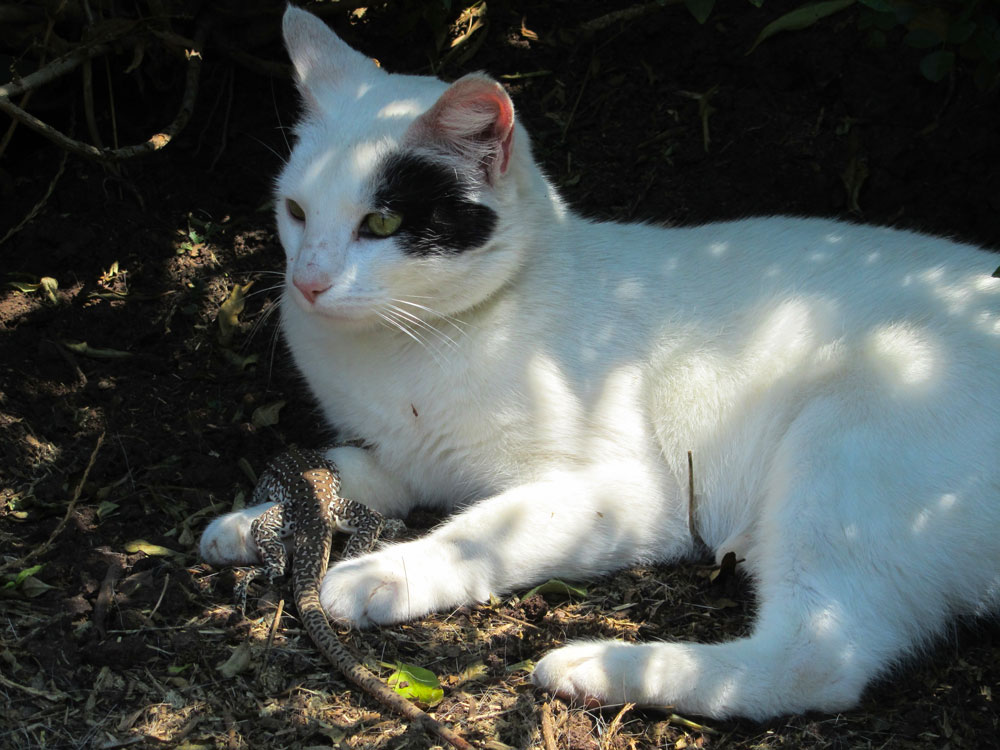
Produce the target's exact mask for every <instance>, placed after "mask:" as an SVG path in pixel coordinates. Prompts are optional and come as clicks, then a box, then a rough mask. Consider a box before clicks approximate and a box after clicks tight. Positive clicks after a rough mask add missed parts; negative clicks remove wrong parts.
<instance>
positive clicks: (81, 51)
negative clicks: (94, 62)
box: [0, 44, 111, 99]
mask: <svg viewBox="0 0 1000 750" xmlns="http://www.w3.org/2000/svg"><path fill="white" fill-rule="evenodd" d="M110 51H111V47H110V46H108V45H107V44H95V45H94V46H93V47H78V48H77V49H75V50H73V51H72V52H70V53H68V54H66V55H63V56H62V57H57V58H56V59H55V60H53V61H52V62H50V63H49V64H48V65H45V66H44V67H41V68H39V69H38V70H36V71H35V72H34V73H31V74H29V75H26V76H24V78H21V79H20V80H17V81H11V82H10V83H7V84H5V85H3V86H0V99H12V98H14V97H15V96H17V95H18V94H23V93H24V92H25V91H29V90H31V89H34V88H38V87H39V86H41V85H42V84H45V83H48V82H49V81H54V80H55V79H56V78H59V77H61V76H64V75H66V74H67V73H71V72H73V71H74V70H76V68H78V67H79V66H80V65H82V64H83V62H84V61H86V60H90V59H91V58H94V57H100V56H101V55H106V54H108V53H109V52H110Z"/></svg>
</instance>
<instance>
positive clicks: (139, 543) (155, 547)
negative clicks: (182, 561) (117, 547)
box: [125, 539, 180, 557]
mask: <svg viewBox="0 0 1000 750" xmlns="http://www.w3.org/2000/svg"><path fill="white" fill-rule="evenodd" d="M125 551H126V552H128V553H129V554H133V553H135V552H145V553H146V554H147V555H149V556H150V557H166V556H168V555H180V552H175V551H174V550H172V549H170V548H169V547H162V546H160V545H159V544H152V543H150V542H147V541H146V540H145V539H136V540H135V541H132V542H129V543H128V544H126V545H125Z"/></svg>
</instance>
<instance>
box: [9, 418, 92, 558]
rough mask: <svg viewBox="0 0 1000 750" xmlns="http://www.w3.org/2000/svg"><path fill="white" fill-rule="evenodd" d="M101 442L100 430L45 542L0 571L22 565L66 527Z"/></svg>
mask: <svg viewBox="0 0 1000 750" xmlns="http://www.w3.org/2000/svg"><path fill="white" fill-rule="evenodd" d="M103 444H104V433H103V432H102V433H101V434H100V435H99V436H98V437H97V443H96V444H95V445H94V450H93V451H91V453H90V460H89V461H87V468H85V469H84V470H83V476H82V477H80V481H79V482H78V483H77V485H76V489H75V490H73V497H72V498H70V501H69V506H68V507H67V508H66V514H65V515H64V516H63V518H62V520H61V521H60V522H59V524H58V525H57V526H56V527H55V529H54V530H53V531H52V533H51V534H50V535H49V538H48V539H47V540H45V542H44V543H42V544H41V545H39V546H38V547H35V548H34V549H33V550H30V551H29V552H28V553H27V554H26V555H25V556H24V557H22V558H20V559H19V560H12V561H10V562H8V563H5V564H3V565H0V573H2V572H4V571H5V570H10V569H11V568H20V567H22V566H23V565H24V564H25V563H26V562H27V561H28V560H30V559H31V558H33V557H38V556H39V555H40V554H42V553H43V552H45V551H46V550H47V549H48V548H49V547H51V546H52V543H53V542H54V541H55V540H56V537H57V536H59V535H60V534H61V533H62V530H63V529H64V528H66V524H67V523H69V519H70V517H71V516H72V515H73V509H74V508H75V507H76V502H77V500H79V499H80V493H81V492H83V485H85V484H86V483H87V477H89V476H90V470H91V469H93V468H94V461H95V460H96V459H97V452H98V451H99V450H100V449H101V446H102V445H103Z"/></svg>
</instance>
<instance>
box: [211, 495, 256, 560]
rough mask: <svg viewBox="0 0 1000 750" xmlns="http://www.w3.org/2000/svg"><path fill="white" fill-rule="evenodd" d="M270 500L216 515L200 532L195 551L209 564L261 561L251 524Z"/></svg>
mask: <svg viewBox="0 0 1000 750" xmlns="http://www.w3.org/2000/svg"><path fill="white" fill-rule="evenodd" d="M272 505H273V503H265V504H263V505H255V506H254V507H252V508H245V509H244V510H238V511H236V512H234V513H227V514H226V515H224V516H219V517H218V518H216V519H215V520H214V521H212V523H210V524H209V525H208V526H207V527H206V528H205V531H204V532H202V535H201V542H200V544H199V545H198V551H199V553H200V554H201V559H202V560H204V561H205V562H207V563H210V564H212V565H253V564H255V563H258V562H260V557H259V555H258V554H257V544H256V543H255V542H254V540H253V537H252V536H251V534H250V524H252V523H253V521H254V519H255V518H257V516H259V515H261V514H262V513H263V512H264V511H266V510H267V509H268V508H270V507H271V506H272Z"/></svg>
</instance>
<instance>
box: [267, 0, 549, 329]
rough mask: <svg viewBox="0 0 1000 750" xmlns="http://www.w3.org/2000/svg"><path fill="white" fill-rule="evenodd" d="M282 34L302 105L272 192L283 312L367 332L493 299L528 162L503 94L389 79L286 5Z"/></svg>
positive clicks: (514, 257) (511, 254)
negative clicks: (281, 258) (282, 257)
mask: <svg viewBox="0 0 1000 750" xmlns="http://www.w3.org/2000/svg"><path fill="white" fill-rule="evenodd" d="M284 38H285V44H286V46H287V48H288V52H289V56H290V57H291V60H292V63H293V66H294V69H295V74H296V80H297V82H298V87H299V91H300V93H301V94H302V97H303V100H304V110H305V111H304V113H303V117H302V119H301V121H300V122H299V123H298V125H297V126H296V129H295V133H296V137H297V140H296V145H295V147H294V149H293V151H292V154H291V156H290V158H289V161H288V164H287V165H286V166H285V168H284V170H283V171H282V173H281V175H280V176H279V178H278V181H277V190H276V201H275V204H276V211H277V222H278V229H279V234H280V236H281V241H282V244H283V245H284V248H285V253H286V256H287V262H288V266H287V270H286V280H287V282H288V283H287V284H286V291H285V298H284V302H283V304H284V306H285V308H286V313H292V314H295V315H301V314H303V313H304V314H306V315H309V316H312V315H318V316H321V317H322V319H324V320H326V321H329V323H330V325H343V326H367V325H374V324H376V323H379V321H380V320H381V321H385V320H386V319H387V318H393V317H395V318H396V319H397V320H398V319H399V318H400V317H401V316H402V317H406V316H414V317H416V318H421V319H425V318H426V317H427V315H428V314H429V312H428V311H429V310H433V311H435V312H436V313H439V314H442V315H451V314H454V313H455V312H458V311H460V310H464V309H467V308H469V307H472V306H474V305H476V304H477V303H479V302H481V301H482V300H484V299H486V298H487V297H489V296H490V295H491V294H492V293H493V292H494V291H495V290H496V289H497V288H499V287H500V286H502V285H503V284H504V283H505V281H506V280H507V279H508V278H509V277H510V276H511V275H512V274H513V273H515V272H516V269H517V267H518V265H519V261H520V258H519V254H520V251H519V250H518V246H519V243H517V242H510V241H506V240H505V239H504V235H512V234H513V229H514V228H515V227H516V222H515V221H513V217H512V209H513V208H514V205H515V201H516V200H517V195H518V193H519V187H518V185H519V184H521V183H523V179H520V178H518V176H517V175H516V174H515V173H517V172H518V171H519V170H520V171H523V170H524V169H525V166H524V165H525V163H530V153H528V151H527V138H526V136H525V135H524V132H523V130H521V129H520V128H518V129H517V132H516V134H515V123H514V107H513V104H512V103H511V100H510V97H509V96H508V95H507V93H506V92H505V91H504V90H503V88H502V87H501V86H500V85H499V84H498V83H497V82H496V81H493V80H492V79H490V78H488V77H487V76H484V75H479V74H474V75H468V76H465V77H464V78H461V79H459V80H458V81H456V82H455V83H453V84H451V85H448V84H445V83H443V82H441V81H439V80H438V79H436V78H431V77H425V76H406V75H392V74H389V73H386V72H385V71H384V70H382V69H381V68H380V67H378V65H377V64H376V63H375V62H373V61H372V60H370V59H368V58H367V57H365V56H364V55H362V54H361V53H359V52H357V51H355V50H353V49H351V48H350V47H349V46H347V44H345V43H344V42H343V41H341V40H340V39H339V38H338V37H337V36H336V35H335V34H334V33H333V32H332V31H331V30H330V29H329V28H327V26H326V25H325V24H324V23H323V22H322V21H320V20H319V19H318V18H316V17H315V16H313V15H311V14H309V13H306V12H305V11H302V10H299V9H297V8H294V7H291V6H290V7H289V8H288V10H287V11H286V13H285V17H284ZM518 149H521V150H523V151H524V154H520V153H518V152H517V150H518ZM525 157H527V162H526V161H525ZM400 310H403V311H405V312H400Z"/></svg>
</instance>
